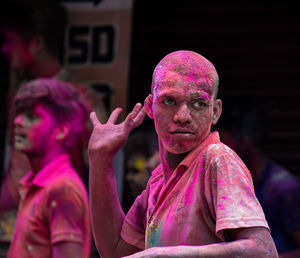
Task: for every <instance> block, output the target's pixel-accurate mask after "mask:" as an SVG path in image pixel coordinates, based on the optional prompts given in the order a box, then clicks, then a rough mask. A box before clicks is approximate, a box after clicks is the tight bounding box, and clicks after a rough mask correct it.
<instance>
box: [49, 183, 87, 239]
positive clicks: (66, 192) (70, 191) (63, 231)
mask: <svg viewBox="0 0 300 258" xmlns="http://www.w3.org/2000/svg"><path fill="white" fill-rule="evenodd" d="M46 210H47V212H46V213H47V216H48V221H49V228H50V235H51V243H52V244H55V243H58V242H62V241H68V242H78V243H83V241H84V223H85V215H86V214H87V213H88V207H87V204H86V203H85V202H84V198H83V194H82V193H81V189H80V188H79V187H77V186H76V185H75V184H74V183H72V182H71V181H70V180H68V179H66V180H65V181H64V182H60V183H59V184H57V185H55V186H54V187H53V188H52V189H51V191H49V195H48V200H47V208H46Z"/></svg>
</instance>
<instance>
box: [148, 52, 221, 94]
mask: <svg viewBox="0 0 300 258" xmlns="http://www.w3.org/2000/svg"><path fill="white" fill-rule="evenodd" d="M168 71H174V72H176V73H177V74H179V75H181V76H184V77H187V79H189V80H190V81H191V82H193V83H195V84H196V85H197V84H203V85H210V86H213V91H214V92H213V93H214V96H215V98H216V97H217V95H218V87H219V76H218V73H217V71H216V68H215V67H214V65H213V64H212V63H211V62H210V61H209V60H207V59H206V58H205V57H203V56H201V55H200V54H198V53H196V52H193V51H189V50H179V51H175V52H172V53H170V54H168V55H166V56H165V57H164V58H163V59H162V60H161V61H160V62H159V63H158V65H157V66H156V67H155V69H154V72H153V78H152V87H151V90H152V93H154V91H155V90H156V88H157V87H158V86H159V84H160V83H161V80H162V79H163V78H164V77H165V74H166V73H167V72H168Z"/></svg>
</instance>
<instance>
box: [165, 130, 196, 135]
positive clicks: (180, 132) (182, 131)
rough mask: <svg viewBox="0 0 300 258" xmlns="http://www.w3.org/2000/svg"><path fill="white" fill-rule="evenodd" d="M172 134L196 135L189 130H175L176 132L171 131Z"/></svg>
mask: <svg viewBox="0 0 300 258" xmlns="http://www.w3.org/2000/svg"><path fill="white" fill-rule="evenodd" d="M170 134H194V133H193V132H192V131H189V130H184V129H182V130H174V131H170Z"/></svg>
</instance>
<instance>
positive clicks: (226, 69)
mask: <svg viewBox="0 0 300 258" xmlns="http://www.w3.org/2000/svg"><path fill="white" fill-rule="evenodd" d="M132 24H133V28H132V44H131V70H130V71H131V72H130V81H129V108H132V107H133V105H134V104H135V103H136V102H141V101H143V99H144V98H145V97H146V96H147V95H148V94H149V93H150V86H151V77H152V72H153V69H154V67H155V66H156V64H157V63H158V62H159V60H160V59H161V58H162V57H163V56H165V55H166V54H168V53H169V52H171V51H174V50H179V49H188V50H194V51H196V52H198V53H200V54H202V55H203V56H205V57H207V58H208V59H209V60H210V61H211V62H212V63H213V64H214V65H215V67H216V69H217V71H218V73H219V76H220V88H219V96H220V97H221V98H223V97H228V96H239V97H240V101H243V96H256V97H259V98H261V99H262V101H263V102H264V104H265V106H266V108H267V116H268V117H269V122H270V126H269V132H268V134H267V137H266V144H265V150H266V152H267V153H268V154H269V156H270V157H271V158H273V159H275V160H276V161H277V162H278V163H279V164H281V165H283V166H285V167H286V168H287V169H289V170H290V171H291V172H292V173H293V174H295V175H297V176H298V177H300V164H299V161H300V105H299V104H300V101H299V97H300V78H299V75H300V2H299V1H291V0H286V1H283V0H282V1H279V0H275V1H274V0H273V1H266V0H257V1H255V0H252V1H251V0H248V1H243V0H240V1H234V0H227V1H220V0H210V1H200V0H187V1H178V0H175V1H162V0H160V1H158V0H156V1H139V0H137V1H135V5H134V11H133V23H132ZM223 105H226V103H223ZM253 105H255V101H254V102H253ZM147 123H149V124H150V123H152V122H151V121H150V120H149V119H148V120H146V124H147Z"/></svg>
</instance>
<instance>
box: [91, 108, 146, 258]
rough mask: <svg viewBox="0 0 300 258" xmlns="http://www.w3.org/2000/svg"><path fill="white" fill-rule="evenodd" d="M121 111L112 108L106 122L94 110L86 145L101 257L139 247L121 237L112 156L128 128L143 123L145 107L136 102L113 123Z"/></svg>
mask: <svg viewBox="0 0 300 258" xmlns="http://www.w3.org/2000/svg"><path fill="white" fill-rule="evenodd" d="M120 112H121V109H120V108H117V109H115V110H114V111H113V112H112V114H111V116H110V117H109V119H108V121H107V123H106V124H101V123H100V122H99V120H98V119H97V117H96V114H95V112H92V113H91V116H90V117H91V121H92V123H93V127H94V128H93V132H92V135H91V137H90V141H89V148H88V154H89V166H90V178H89V189H90V207H91V222H92V229H93V234H94V238H95V244H96V247H97V249H98V251H99V253H100V255H101V257H104V258H105V257H118V256H121V255H128V254H131V253H134V252H137V251H139V249H138V248H136V247H134V246H131V245H129V244H127V243H126V242H125V241H123V240H122V239H121V237H120V232H121V227H122V223H123V220H124V216H125V215H124V212H123V210H122V208H121V205H120V202H119V198H118V191H117V183H116V178H115V175H114V168H113V158H114V155H115V154H116V153H117V151H118V150H119V149H120V148H121V146H122V145H124V143H125V142H126V140H127V138H128V135H129V133H130V131H131V130H133V129H134V128H135V127H137V126H138V125H140V124H141V123H142V121H143V119H144V117H145V111H144V109H143V108H142V105H141V104H137V105H136V106H135V107H134V109H133V111H132V112H131V113H130V114H129V115H128V116H127V117H126V119H125V121H123V122H122V123H120V124H115V123H116V121H117V119H118V116H119V114H120Z"/></svg>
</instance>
